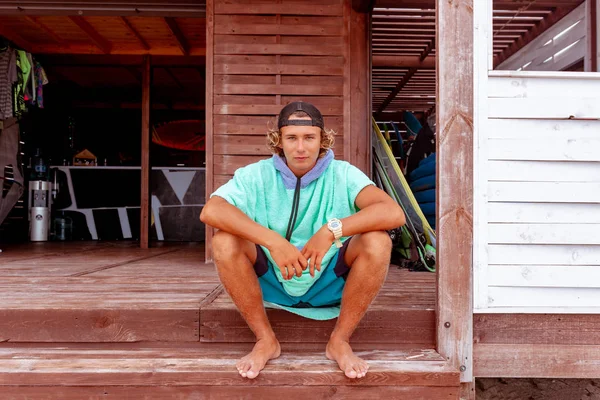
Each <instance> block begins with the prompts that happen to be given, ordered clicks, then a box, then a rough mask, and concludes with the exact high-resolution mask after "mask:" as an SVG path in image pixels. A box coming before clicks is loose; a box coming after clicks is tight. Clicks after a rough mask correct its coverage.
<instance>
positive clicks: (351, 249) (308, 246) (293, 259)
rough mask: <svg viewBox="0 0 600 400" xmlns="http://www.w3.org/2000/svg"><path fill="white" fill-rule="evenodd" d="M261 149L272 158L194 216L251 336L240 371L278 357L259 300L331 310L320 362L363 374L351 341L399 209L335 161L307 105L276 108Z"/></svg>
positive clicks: (327, 135)
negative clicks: (204, 227) (274, 125)
mask: <svg viewBox="0 0 600 400" xmlns="http://www.w3.org/2000/svg"><path fill="white" fill-rule="evenodd" d="M365 134H366V133H365ZM268 144H269V148H270V149H271V151H272V152H273V153H274V155H273V157H272V158H270V159H267V160H262V161H259V162H257V163H254V164H251V165H248V166H246V167H244V168H240V169H238V170H237V171H236V172H235V175H234V177H233V179H231V180H230V181H229V182H228V183H227V184H225V185H223V186H222V187H220V188H219V189H217V190H216V191H215V192H214V193H213V194H212V195H211V198H210V200H209V201H208V202H207V203H206V206H205V207H204V209H203V210H202V214H201V216H200V219H201V220H202V222H204V223H206V224H208V225H210V226H213V227H215V228H217V229H218V232H217V233H216V234H215V236H214V238H213V241H212V250H213V256H214V260H215V264H216V266H217V271H218V273H219V278H220V279H221V282H222V283H223V285H224V287H225V289H226V290H227V292H228V293H229V295H230V296H231V298H232V299H233V302H234V303H235V305H236V306H237V308H238V309H239V311H240V313H241V314H242V316H243V317H244V319H245V320H246V322H247V323H248V325H249V327H250V329H251V330H252V332H254V334H255V335H256V340H257V341H256V344H255V346H254V349H253V350H252V352H251V353H250V354H248V355H247V356H245V357H244V358H242V359H241V360H240V361H239V362H238V363H237V368H238V371H239V373H240V374H241V375H242V376H243V377H247V378H250V379H253V378H256V377H257V376H258V374H259V372H260V371H261V370H262V369H263V368H264V366H265V364H266V363H267V361H268V360H270V359H273V358H276V357H279V354H280V351H281V348H280V345H279V342H278V340H277V338H276V337H275V333H274V332H273V329H272V328H271V325H270V323H269V320H268V319H267V315H266V313H265V306H264V303H263V301H264V302H269V303H272V304H274V305H278V306H279V307H281V308H285V309H287V310H290V311H292V312H295V313H297V314H300V315H304V316H306V317H308V318H314V315H316V314H318V313H320V312H321V313H322V312H325V311H326V310H330V311H331V310H334V311H333V312H334V314H333V315H332V317H336V316H338V320H337V323H336V326H335V328H334V330H333V332H332V333H331V336H330V339H329V342H328V343H327V348H326V356H327V358H329V359H330V360H335V361H336V362H337V363H338V365H339V367H340V369H341V370H342V371H344V373H345V374H346V376H347V377H348V378H361V377H363V376H365V374H366V373H367V369H368V365H367V363H366V362H365V361H364V360H362V359H360V358H359V357H357V356H356V355H354V353H353V352H352V349H351V347H350V344H349V341H350V336H351V335H352V333H353V332H354V330H355V329H356V327H357V326H358V323H359V322H360V320H361V319H362V317H363V316H364V314H365V312H366V311H367V308H368V307H369V305H370V304H371V302H372V301H373V299H374V298H375V296H376V295H377V293H378V292H379V290H380V288H381V286H382V285H383V283H384V281H385V278H386V275H387V270H388V266H389V261H390V255H391V249H392V244H391V240H390V238H389V236H388V234H387V233H386V230H389V229H392V228H397V227H399V226H402V225H403V224H404V222H405V217H404V213H403V212H402V209H401V208H400V206H399V205H398V204H397V203H396V202H395V201H394V200H393V199H392V198H391V197H389V196H388V195H387V194H386V193H385V192H383V191H381V190H380V189H378V188H377V187H376V186H375V185H374V184H373V182H371V180H370V179H369V178H368V177H367V176H366V175H365V174H363V173H362V172H361V171H360V170H359V169H357V168H356V167H354V166H352V165H350V164H349V163H347V162H345V161H338V160H334V159H333V151H332V150H331V147H332V145H333V132H332V131H331V130H328V129H325V127H324V124H323V117H322V115H321V113H320V112H319V110H318V109H317V108H316V107H314V106H313V105H311V104H309V103H305V102H293V103H290V104H288V105H287V106H285V107H283V109H282V110H281V112H280V114H279V118H278V129H272V130H270V131H269V133H268ZM340 303H341V306H340Z"/></svg>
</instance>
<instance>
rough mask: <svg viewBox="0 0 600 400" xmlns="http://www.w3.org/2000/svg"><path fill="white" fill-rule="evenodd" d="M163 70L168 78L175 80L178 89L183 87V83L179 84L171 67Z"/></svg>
mask: <svg viewBox="0 0 600 400" xmlns="http://www.w3.org/2000/svg"><path fill="white" fill-rule="evenodd" d="M165 72H166V73H167V75H169V78H171V79H172V80H173V82H175V84H176V85H177V87H179V89H183V88H184V87H183V85H182V84H181V82H180V81H179V79H177V77H176V76H175V74H174V73H173V71H171V68H165Z"/></svg>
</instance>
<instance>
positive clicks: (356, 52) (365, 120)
mask: <svg viewBox="0 0 600 400" xmlns="http://www.w3.org/2000/svg"><path fill="white" fill-rule="evenodd" d="M350 15H351V19H350V22H351V23H350V29H351V30H350V81H349V86H350V102H351V110H352V111H351V114H350V137H349V140H348V142H350V143H349V152H348V153H347V156H346V157H347V159H348V161H350V163H352V164H353V165H355V166H356V167H358V168H359V169H360V170H362V171H363V172H364V173H366V174H367V175H368V176H370V174H371V162H370V159H371V143H370V137H371V135H370V134H369V127H370V126H371V125H370V117H371V114H370V112H369V110H370V109H371V108H370V107H369V103H370V100H369V99H370V98H371V85H370V79H369V77H370V75H371V74H370V73H369V71H370V67H369V65H370V62H369V61H370V54H371V52H370V51H369V48H370V45H371V43H370V40H369V15H368V14H364V13H358V12H356V11H354V10H353V9H352V10H351V14H350Z"/></svg>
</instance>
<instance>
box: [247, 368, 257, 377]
mask: <svg viewBox="0 0 600 400" xmlns="http://www.w3.org/2000/svg"><path fill="white" fill-rule="evenodd" d="M258 373H259V371H258V370H254V369H251V370H249V371H248V372H247V373H246V377H247V378H248V379H254V378H256V377H257V376H258Z"/></svg>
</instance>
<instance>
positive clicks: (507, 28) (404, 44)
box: [372, 0, 584, 120]
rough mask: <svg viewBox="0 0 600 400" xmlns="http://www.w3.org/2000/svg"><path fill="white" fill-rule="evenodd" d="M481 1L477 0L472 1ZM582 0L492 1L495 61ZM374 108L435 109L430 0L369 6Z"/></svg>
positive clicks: (382, 111)
mask: <svg viewBox="0 0 600 400" xmlns="http://www.w3.org/2000/svg"><path fill="white" fill-rule="evenodd" d="M475 1H480V0H475ZM583 1H584V0H494V55H495V60H494V62H495V64H496V65H498V64H499V63H501V62H502V61H504V60H506V59H507V58H508V57H510V56H511V55H512V54H514V53H516V52H517V51H518V50H519V49H521V48H523V47H524V46H525V45H526V44H527V43H529V42H531V41H532V40H533V39H535V38H536V37H537V36H539V35H540V34H541V33H543V32H544V31H545V30H546V29H548V28H549V27H550V26H552V25H553V24H554V23H556V22H558V21H559V20H560V19H561V18H562V17H564V16H565V15H567V14H568V13H569V12H571V11H572V10H574V9H575V8H576V7H578V6H579V5H580V4H581V3H583ZM372 47H373V71H372V80H373V84H372V86H373V112H374V113H375V115H376V118H377V119H381V120H398V118H397V116H398V112H400V111H403V110H410V111H413V112H415V113H418V114H423V113H424V114H425V115H428V114H430V113H431V112H432V111H433V110H434V109H435V95H436V93H435V91H436V82H435V0H377V1H376V3H375V9H374V11H373V28H372Z"/></svg>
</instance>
